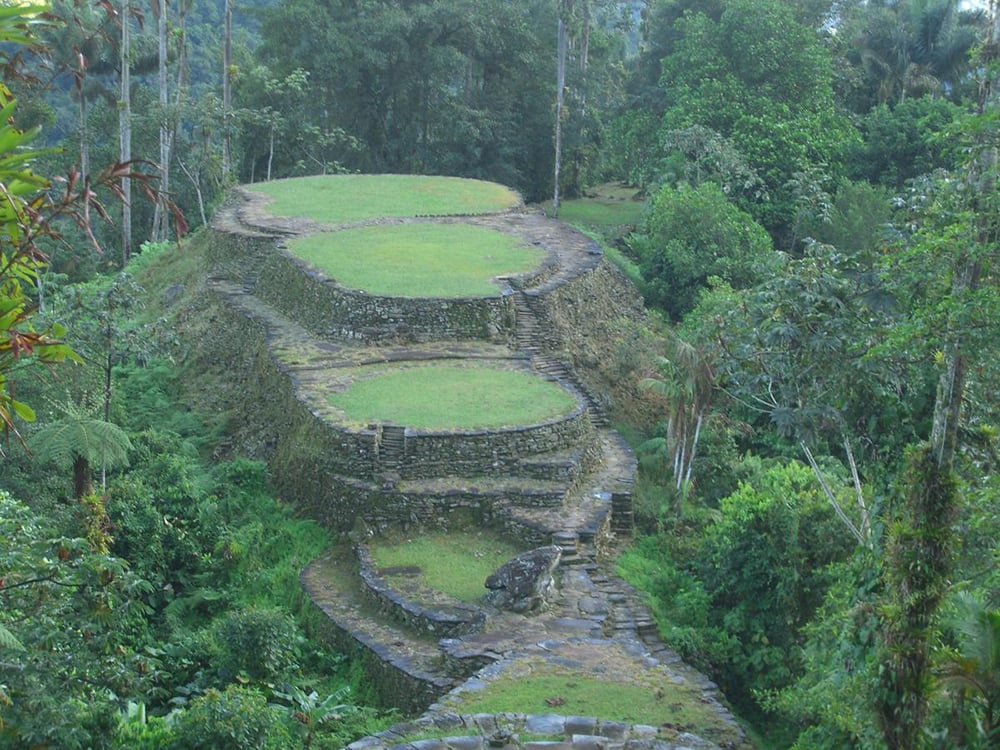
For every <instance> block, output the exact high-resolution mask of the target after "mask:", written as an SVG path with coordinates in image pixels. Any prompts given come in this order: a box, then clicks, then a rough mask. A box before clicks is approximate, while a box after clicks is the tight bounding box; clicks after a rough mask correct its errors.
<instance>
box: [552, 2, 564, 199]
mask: <svg viewBox="0 0 1000 750" xmlns="http://www.w3.org/2000/svg"><path fill="white" fill-rule="evenodd" d="M558 3H559V28H558V34H557V40H556V42H557V46H556V154H555V156H556V159H555V161H556V165H555V187H554V188H553V192H552V214H553V215H554V216H558V215H559V180H560V177H561V172H562V119H563V104H564V102H565V96H566V94H565V89H566V7H565V3H564V2H563V0H558Z"/></svg>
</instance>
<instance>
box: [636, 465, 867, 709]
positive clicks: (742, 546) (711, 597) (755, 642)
mask: <svg viewBox="0 0 1000 750" xmlns="http://www.w3.org/2000/svg"><path fill="white" fill-rule="evenodd" d="M752 463H754V464H756V466H757V467H758V468H757V471H756V472H755V473H754V474H753V475H752V476H751V477H750V478H749V479H747V481H745V482H742V483H740V485H739V488H738V489H737V490H736V491H735V492H734V493H732V494H731V495H729V496H727V497H725V498H723V499H722V500H721V501H720V503H719V508H718V510H713V511H703V512H700V513H698V514H695V516H694V517H692V518H690V519H688V520H687V522H686V523H685V524H684V525H682V526H676V525H675V526H674V527H673V528H671V529H670V532H671V533H669V534H667V533H661V534H660V535H658V536H652V537H647V538H645V539H643V540H641V541H640V542H639V544H637V545H636V546H635V547H634V548H633V549H631V550H629V551H628V552H627V553H626V554H625V555H623V556H622V559H621V563H620V565H621V572H622V574H623V575H624V576H625V577H626V579H627V580H629V581H630V582H631V583H633V584H634V585H636V586H637V587H638V588H640V589H641V590H642V591H644V592H645V593H646V595H647V596H648V597H649V601H650V605H651V608H652V610H653V612H654V615H655V617H656V619H657V623H658V625H659V627H660V631H661V633H662V635H663V637H664V638H665V640H666V641H667V642H668V643H669V644H670V645H671V646H673V647H674V648H676V649H677V650H678V651H679V652H680V653H681V654H682V655H683V656H685V657H686V658H688V659H691V660H692V661H694V662H695V663H697V664H700V665H701V666H702V667H703V668H704V669H707V670H708V671H709V672H710V673H711V674H712V676H713V678H714V679H716V680H717V681H718V682H719V684H720V686H721V687H722V688H723V689H724V691H725V692H726V695H727V696H728V697H729V698H730V699H731V700H732V701H733V702H734V703H735V704H736V705H737V706H738V707H739V708H740V709H741V710H742V711H744V712H746V713H747V714H748V715H750V716H755V717H757V718H760V716H762V707H761V704H760V701H761V700H762V697H763V696H765V695H767V694H768V693H769V692H770V691H775V690H778V689H781V688H783V687H786V686H788V685H789V684H791V683H792V682H793V680H794V679H795V678H796V676H797V675H798V674H799V673H800V671H801V669H802V651H801V649H802V644H803V642H804V636H803V633H802V629H803V627H804V626H805V625H806V624H807V623H808V622H809V620H810V618H811V617H812V616H813V615H814V613H815V612H816V610H817V608H818V607H819V606H820V604H821V603H822V601H823V597H824V595H825V593H826V591H827V589H828V587H829V586H830V585H831V583H832V581H833V580H835V576H833V575H832V573H831V571H832V570H833V568H831V566H832V565H834V564H835V563H837V562H838V561H841V560H844V559H846V558H848V557H849V556H850V554H851V551H852V550H853V538H852V537H851V535H850V534H849V532H848V531H847V529H846V528H844V527H842V526H840V522H839V521H838V519H837V518H836V516H835V515H834V512H833V510H832V508H831V507H830V505H829V503H828V502H827V500H826V499H825V498H824V497H823V495H822V494H821V491H820V488H819V485H818V483H817V482H816V478H815V476H814V475H813V473H812V471H811V470H810V469H809V468H808V467H806V466H805V465H803V464H800V463H798V462H789V463H784V464H775V465H772V466H770V467H764V466H761V464H760V463H759V462H752ZM696 522H700V527H699V526H696V525H694V524H695V523H696Z"/></svg>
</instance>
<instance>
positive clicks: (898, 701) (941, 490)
mask: <svg viewBox="0 0 1000 750" xmlns="http://www.w3.org/2000/svg"><path fill="white" fill-rule="evenodd" d="M991 10H992V11H993V16H992V19H993V22H992V27H991V29H990V31H989V36H988V37H987V39H986V40H985V42H986V43H985V44H984V45H983V47H982V49H983V52H982V57H981V59H980V63H981V66H982V70H983V71H985V74H986V76H988V77H987V79H986V80H985V81H984V83H983V86H982V91H983V95H982V99H981V102H980V112H979V115H978V117H977V119H976V121H975V125H974V129H973V130H972V139H971V148H970V161H969V164H968V166H967V168H966V173H965V175H964V179H961V180H950V181H947V182H945V183H944V189H943V190H940V192H939V197H938V198H937V200H935V201H934V202H932V203H931V205H929V206H928V207H927V209H926V210H925V213H924V217H923V218H924V221H925V223H926V228H925V229H924V231H923V232H922V233H921V235H920V236H918V238H917V242H916V243H915V245H914V250H915V258H914V260H916V261H917V262H920V260H924V262H926V260H927V259H928V257H931V256H933V257H934V258H935V260H936V261H937V262H938V263H940V262H941V260H945V261H947V262H948V266H947V273H948V276H949V277H950V278H949V279H947V281H946V285H945V286H944V288H938V290H937V291H939V292H940V293H941V298H940V299H936V300H932V302H933V303H934V308H933V312H931V314H930V315H929V316H928V318H927V320H925V321H924V322H925V323H927V322H931V321H932V320H933V324H934V325H935V330H936V331H939V332H941V333H939V336H940V338H939V342H940V345H941V346H940V348H939V349H938V350H937V352H936V359H937V361H938V364H939V367H940V376H939V378H938V388H937V395H936V399H935V404H934V418H933V423H932V428H931V434H930V441H929V443H928V444H926V445H924V446H921V447H919V448H917V449H915V450H914V452H913V455H912V456H911V459H910V464H909V467H908V470H907V473H906V486H905V490H904V493H903V499H902V502H901V510H900V519H899V521H898V522H897V524H896V526H895V527H894V528H893V529H892V534H891V535H890V541H889V545H888V547H887V560H886V566H885V579H886V582H887V584H888V591H887V595H886V598H885V616H884V622H883V626H882V633H881V640H882V655H881V669H880V672H879V693H878V701H877V706H876V707H877V715H878V718H879V722H880V726H881V728H882V732H883V736H884V738H885V741H886V744H887V745H888V746H889V747H890V748H892V750H897V749H898V750H910V748H916V747H919V746H920V744H921V743H922V735H923V731H922V730H923V725H924V722H925V720H926V717H927V711H928V699H929V690H928V686H929V683H930V649H931V641H932V637H933V624H934V623H933V618H934V616H935V614H936V612H937V609H938V607H939V605H940V603H941V601H942V599H943V597H944V595H945V593H946V592H947V588H948V583H949V574H950V572H951V563H952V557H953V555H954V528H953V526H954V519H955V516H956V514H957V511H958V500H959V497H958V490H957V488H956V480H955V476H954V472H953V464H954V460H955V455H956V452H957V449H958V441H959V426H960V420H961V409H962V404H963V400H964V398H965V391H966V387H967V380H968V372H969V367H970V362H971V359H972V356H973V352H974V351H976V352H978V354H979V356H982V355H983V353H984V352H985V351H988V350H989V347H988V346H984V344H986V342H987V338H986V337H984V334H983V332H981V331H977V330H976V329H977V327H978V326H977V325H976V324H975V322H974V318H975V319H979V320H982V319H985V320H996V318H995V315H996V313H997V311H998V308H1000V304H998V300H997V294H996V289H995V288H993V289H988V288H984V287H983V280H984V279H987V278H991V274H990V271H991V269H992V268H993V267H994V266H995V264H996V262H997V260H998V255H997V248H998V239H1000V222H998V220H997V216H998V208H1000V205H998V204H1000V200H998V191H997V175H998V169H997V161H998V160H997V150H998V149H997V131H996V128H995V124H994V123H993V120H994V116H995V110H996V106H997V102H996V96H997V93H998V90H997V84H998V83H1000V81H998V80H997V79H996V78H995V77H994V76H996V70H995V67H994V64H995V57H996V55H997V50H998V44H1000V16H998V15H997V12H996V11H997V2H996V0H994V2H993V3H991ZM943 251H947V252H943ZM973 310H975V315H973V312H972V311H973ZM970 323H971V325H970ZM986 336H988V337H989V338H992V334H986Z"/></svg>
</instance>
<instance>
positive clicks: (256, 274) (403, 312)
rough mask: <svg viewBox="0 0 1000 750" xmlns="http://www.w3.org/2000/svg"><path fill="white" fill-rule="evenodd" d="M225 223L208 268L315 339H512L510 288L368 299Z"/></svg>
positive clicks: (273, 241)
mask: <svg viewBox="0 0 1000 750" xmlns="http://www.w3.org/2000/svg"><path fill="white" fill-rule="evenodd" d="M230 210H232V209H230ZM228 218H229V219H232V217H228ZM226 219H227V217H223V218H221V219H219V220H217V221H216V222H215V227H216V229H215V231H214V234H215V236H214V237H213V239H212V242H211V252H210V255H209V259H210V261H211V263H212V264H213V265H214V266H215V267H216V268H217V269H218V270H219V272H221V273H223V274H225V275H226V276H228V277H229V278H232V279H237V280H240V281H242V283H243V284H244V286H246V287H247V288H249V289H253V292H254V294H255V295H256V296H258V297H259V298H260V299H261V300H263V301H265V302H267V303H268V304H271V305H273V306H274V307H275V308H277V309H279V310H282V311H283V312H284V313H285V314H286V315H288V316H289V317H291V318H293V319H294V320H295V321H296V322H297V323H299V324H300V325H302V326H303V327H304V328H306V329H308V330H309V331H311V332H313V333H315V334H317V335H320V336H328V337H331V338H334V339H338V340H341V341H355V342H359V343H369V344H394V343H395V344H398V343H419V342H425V341H451V340H483V341H489V342H493V343H504V344H509V343H511V342H512V341H513V339H514V330H515V317H514V307H513V303H512V301H511V299H510V290H509V289H507V290H505V291H504V292H501V291H500V290H499V289H498V290H497V295H496V296H495V297H474V298H460V299H421V298H409V297H381V296H378V295H372V294H367V293H366V292H363V291H359V290H355V289H347V288H345V287H342V286H340V285H339V284H337V283H336V282H335V281H332V280H330V279H328V278H327V277H325V276H324V275H323V274H321V273H319V272H317V271H315V270H313V269H311V268H310V267H309V266H308V265H306V264H305V263H303V262H302V261H300V260H298V259H297V258H295V257H294V256H293V255H292V254H291V253H289V252H288V251H287V250H285V249H284V248H282V246H281V245H282V241H283V238H282V237H280V236H278V235H266V234H253V235H248V234H246V233H245V232H244V233H234V232H233V229H234V226H233V224H232V221H231V220H230V221H227V220H226Z"/></svg>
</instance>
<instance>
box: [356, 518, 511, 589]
mask: <svg viewBox="0 0 1000 750" xmlns="http://www.w3.org/2000/svg"><path fill="white" fill-rule="evenodd" d="M520 551H521V550H520V549H519V548H517V547H514V546H513V545H511V544H508V543H507V542H505V541H503V540H500V539H497V538H496V537H494V536H492V535H491V534H483V533H482V532H480V533H472V532H450V533H447V534H426V535H422V536H419V537H416V538H414V539H406V540H402V541H397V542H395V543H393V542H391V541H388V540H384V541H383V540H380V541H378V542H376V543H375V544H373V545H372V546H371V553H372V557H373V558H374V559H375V562H376V563H377V564H378V566H379V568H382V569H391V568H402V567H416V568H419V569H420V581H421V582H422V583H423V584H424V585H425V586H427V587H428V588H431V589H434V590H435V591H440V592H442V593H445V594H448V595H449V596H452V597H454V598H455V599H458V600H459V601H462V602H468V603H474V602H477V601H479V600H480V599H482V598H483V595H484V594H485V593H486V587H485V585H484V582H485V581H486V579H487V577H489V576H490V574H492V573H493V571H495V570H496V569H497V568H499V567H500V566H501V565H503V564H504V563H505V562H506V561H507V560H509V559H510V558H512V557H514V556H515V555H517V554H518V553H519V552H520ZM389 578H391V576H389Z"/></svg>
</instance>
